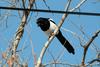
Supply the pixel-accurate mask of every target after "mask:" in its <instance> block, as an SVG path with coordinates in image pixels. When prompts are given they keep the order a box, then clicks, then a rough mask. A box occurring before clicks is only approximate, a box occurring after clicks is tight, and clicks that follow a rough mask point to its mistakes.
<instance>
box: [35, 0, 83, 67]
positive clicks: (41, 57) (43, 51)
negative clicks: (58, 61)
mask: <svg viewBox="0 0 100 67" xmlns="http://www.w3.org/2000/svg"><path fill="white" fill-rule="evenodd" d="M71 1H72V0H68V3H67V4H66V7H65V11H68V8H69V6H70V3H71ZM83 3H84V0H83V1H82V2H80V3H79V5H77V6H76V7H75V9H73V10H70V11H74V10H76V9H77V8H79V7H80V6H81V5H82V4H83ZM67 16H68V14H63V16H62V19H61V20H60V22H59V24H58V28H57V29H56V30H55V31H54V35H53V36H51V37H50V38H49V39H48V41H47V42H46V43H45V45H44V47H43V48H42V51H41V53H40V57H39V58H38V61H37V65H36V66H35V67H40V66H41V65H42V59H43V56H44V53H45V52H46V50H47V48H48V46H49V45H50V43H51V41H52V40H53V39H54V37H55V35H56V33H57V32H58V30H59V29H60V27H61V26H62V24H63V23H64V20H65V19H66V17H67Z"/></svg>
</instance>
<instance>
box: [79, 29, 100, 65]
mask: <svg viewBox="0 0 100 67" xmlns="http://www.w3.org/2000/svg"><path fill="white" fill-rule="evenodd" d="M99 33H100V30H98V31H97V32H96V33H95V34H94V35H93V36H92V37H91V39H90V40H89V41H88V42H87V43H86V44H85V45H84V53H83V58H82V62H81V65H82V66H85V57H86V53H87V50H88V48H89V46H90V45H91V43H92V42H93V41H94V39H95V38H96V37H97V36H98V34H99Z"/></svg>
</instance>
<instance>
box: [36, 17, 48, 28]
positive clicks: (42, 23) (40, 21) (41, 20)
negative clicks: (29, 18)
mask: <svg viewBox="0 0 100 67" xmlns="http://www.w3.org/2000/svg"><path fill="white" fill-rule="evenodd" d="M36 23H37V25H38V26H45V25H46V24H47V23H48V18H42V17H40V18H38V19H37V22H36Z"/></svg>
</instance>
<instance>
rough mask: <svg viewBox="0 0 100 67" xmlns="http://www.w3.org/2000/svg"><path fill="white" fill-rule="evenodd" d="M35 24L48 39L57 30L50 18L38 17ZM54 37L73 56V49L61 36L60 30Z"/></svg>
mask: <svg viewBox="0 0 100 67" xmlns="http://www.w3.org/2000/svg"><path fill="white" fill-rule="evenodd" d="M36 23H37V25H38V26H39V27H40V28H41V30H42V31H44V32H45V33H46V34H47V35H48V36H49V37H50V36H51V35H53V33H54V31H55V29H56V28H57V25H56V23H55V22H54V21H53V20H52V19H50V18H43V17H40V18H38V19H37V22H36ZM56 37H57V39H58V40H59V41H60V43H61V44H62V45H63V46H64V47H65V48H66V49H67V50H68V52H69V53H72V54H75V51H74V48H73V47H72V46H71V44H70V43H69V41H68V40H66V38H65V37H64V36H63V35H62V33H61V31H60V30H59V31H58V32H57V34H56Z"/></svg>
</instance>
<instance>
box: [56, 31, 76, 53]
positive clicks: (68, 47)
mask: <svg viewBox="0 0 100 67" xmlns="http://www.w3.org/2000/svg"><path fill="white" fill-rule="evenodd" d="M56 37H57V38H58V40H59V41H60V42H61V44H62V45H63V46H64V47H65V48H66V49H67V50H68V52H69V53H72V54H75V52H74V48H73V47H72V46H71V44H70V43H69V42H68V40H66V39H65V37H64V36H63V35H62V33H61V31H59V33H58V34H57V35H56Z"/></svg>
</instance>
